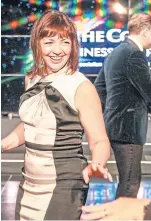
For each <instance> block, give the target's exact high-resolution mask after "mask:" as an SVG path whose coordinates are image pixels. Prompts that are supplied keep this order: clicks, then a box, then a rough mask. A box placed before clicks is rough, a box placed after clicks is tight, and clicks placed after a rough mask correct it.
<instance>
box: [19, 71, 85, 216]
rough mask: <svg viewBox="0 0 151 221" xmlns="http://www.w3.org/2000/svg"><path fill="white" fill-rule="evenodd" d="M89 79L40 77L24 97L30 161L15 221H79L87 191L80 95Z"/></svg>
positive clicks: (22, 105) (21, 112)
mask: <svg viewBox="0 0 151 221" xmlns="http://www.w3.org/2000/svg"><path fill="white" fill-rule="evenodd" d="M87 80H88V79H87V78H86V77H85V76H84V75H83V74H82V73H80V72H75V73H74V74H72V75H68V74H65V73H64V72H63V73H61V72H58V74H50V75H48V76H46V77H44V78H41V77H40V76H35V77H34V78H33V79H32V80H30V82H29V85H28V89H27V90H26V91H25V93H24V94H23V95H22V96H21V100H20V108H19V115H20V118H21V120H22V122H24V134H25V146H26V152H25V159H24V167H23V169H22V175H23V176H22V180H21V182H20V186H19V191H18V195H17V202H16V211H15V219H16V220H78V219H80V215H81V210H80V208H81V206H82V205H84V204H85V201H86V197H87V192H88V185H86V184H85V182H84V180H83V177H82V170H83V169H84V168H85V167H86V165H87V160H86V158H85V157H84V155H83V149H82V135H83V128H82V125H81V123H80V119H79V116H78V112H77V110H76V108H75V101H74V99H75V93H76V91H77V89H78V87H79V85H80V84H82V83H83V82H84V81H87Z"/></svg>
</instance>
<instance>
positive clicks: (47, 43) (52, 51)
mask: <svg viewBox="0 0 151 221" xmlns="http://www.w3.org/2000/svg"><path fill="white" fill-rule="evenodd" d="M71 45H72V42H71V40H70V39H69V38H60V37H59V36H58V35H56V36H53V37H44V38H42V39H41V40H40V46H41V50H42V57H43V59H44V61H45V63H46V65H47V68H48V72H49V73H54V72H57V71H59V70H60V69H61V68H63V67H64V66H65V64H66V63H67V61H68V59H69V57H70V54H71Z"/></svg>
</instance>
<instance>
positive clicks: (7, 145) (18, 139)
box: [1, 123, 25, 151]
mask: <svg viewBox="0 0 151 221" xmlns="http://www.w3.org/2000/svg"><path fill="white" fill-rule="evenodd" d="M24 143H25V138H24V123H20V124H19V125H18V126H17V127H16V128H15V129H14V130H13V131H12V132H11V133H10V134H9V135H8V136H7V137H5V138H4V139H3V140H2V141H1V144H2V151H7V150H11V149H13V148H16V147H18V146H21V145H23V144H24Z"/></svg>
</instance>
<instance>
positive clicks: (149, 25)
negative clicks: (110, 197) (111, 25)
mask: <svg viewBox="0 0 151 221" xmlns="http://www.w3.org/2000/svg"><path fill="white" fill-rule="evenodd" d="M128 31H129V36H128V37H127V39H126V40H125V41H124V42H122V43H121V44H120V45H119V46H118V47H117V48H115V49H114V50H113V52H111V54H109V55H108V57H107V59H106V60H105V62H104V65H103V67H102V69H101V71H100V73H99V75H98V76H97V78H96V81H95V86H96V89H97V91H98V94H99V96H100V99H101V102H102V106H103V110H104V120H105V124H106V129H107V133H108V136H109V139H110V142H111V146H112V149H113V151H114V154H115V159H116V163H117V168H118V172H119V184H118V188H117V193H116V197H119V196H128V197H136V196H137V193H138V190H139V186H140V181H141V158H142V151H143V145H144V144H145V142H146V134H147V125H148V116H147V115H148V105H149V103H151V74H150V71H149V67H148V63H147V60H146V56H145V54H144V53H143V49H147V48H151V15H149V14H145V13H138V14H136V15H133V16H132V17H131V18H130V20H129V22H128Z"/></svg>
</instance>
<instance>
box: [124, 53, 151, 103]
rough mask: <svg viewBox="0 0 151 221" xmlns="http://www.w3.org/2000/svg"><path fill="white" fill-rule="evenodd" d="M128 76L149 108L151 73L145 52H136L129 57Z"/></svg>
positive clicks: (150, 100)
mask: <svg viewBox="0 0 151 221" xmlns="http://www.w3.org/2000/svg"><path fill="white" fill-rule="evenodd" d="M127 76H128V79H129V81H130V82H131V84H132V85H133V86H134V87H135V88H136V90H137V91H138V92H139V93H140V95H141V96H142V97H143V98H144V100H145V102H146V104H147V105H148V106H149V104H150V103H151V73H150V70H149V67H148V64H147V60H146V56H145V54H144V53H143V52H141V51H135V52H133V53H132V54H131V55H130V56H129V59H128V65H127Z"/></svg>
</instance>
